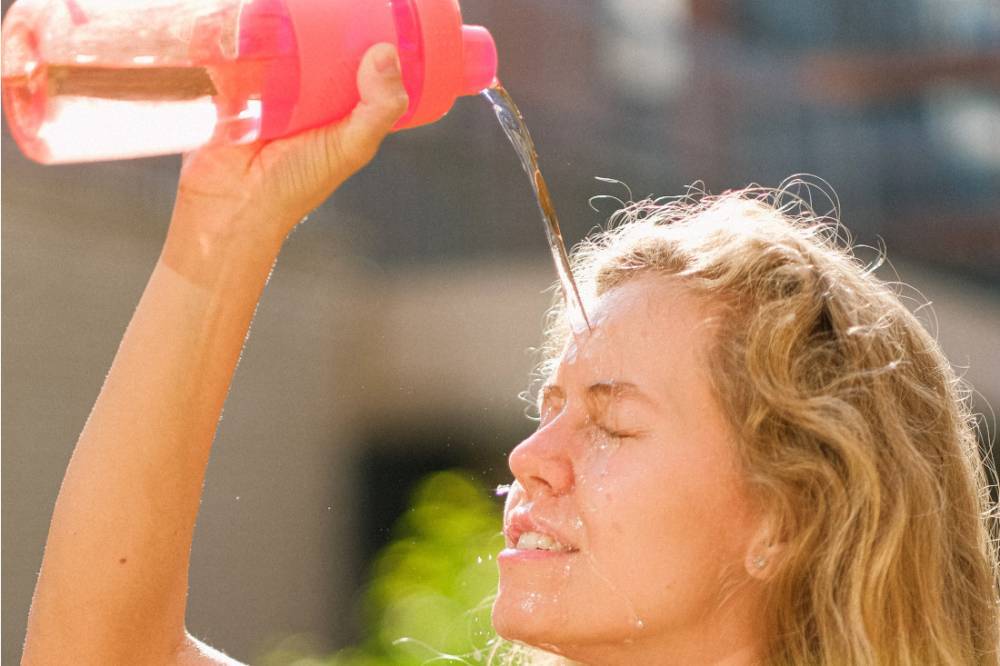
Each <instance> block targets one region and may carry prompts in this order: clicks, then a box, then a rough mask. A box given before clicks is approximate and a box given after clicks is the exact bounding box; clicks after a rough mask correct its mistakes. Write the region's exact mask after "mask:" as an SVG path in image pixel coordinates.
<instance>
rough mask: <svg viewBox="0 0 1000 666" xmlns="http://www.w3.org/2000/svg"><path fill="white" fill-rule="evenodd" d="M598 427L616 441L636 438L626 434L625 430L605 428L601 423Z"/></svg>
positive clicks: (628, 433)
mask: <svg viewBox="0 0 1000 666" xmlns="http://www.w3.org/2000/svg"><path fill="white" fill-rule="evenodd" d="M596 425H597V429H598V430H600V431H601V432H603V433H604V434H605V435H607V436H608V437H613V438H615V439H627V438H629V437H635V435H634V434H632V433H630V432H625V431H623V430H612V429H611V428H608V427H606V426H603V425H601V424H600V423H598V424H596Z"/></svg>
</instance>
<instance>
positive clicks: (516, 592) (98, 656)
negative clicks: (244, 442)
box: [24, 45, 998, 665]
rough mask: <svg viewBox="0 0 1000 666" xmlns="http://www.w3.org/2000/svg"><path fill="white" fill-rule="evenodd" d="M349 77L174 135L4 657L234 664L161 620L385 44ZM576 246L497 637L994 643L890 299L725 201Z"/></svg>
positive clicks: (764, 655)
mask: <svg viewBox="0 0 1000 666" xmlns="http://www.w3.org/2000/svg"><path fill="white" fill-rule="evenodd" d="M358 86H359V91H360V93H361V102H360V103H359V105H358V107H357V108H356V109H355V111H354V112H353V114H352V115H351V117H350V118H348V119H347V120H346V121H344V122H342V123H340V124H337V125H334V126H332V127H330V128H325V129H322V130H318V131H314V132H309V133H305V134H303V135H300V136H298V137H294V138H292V139H288V140H284V141H277V142H273V143H270V144H267V145H255V146H245V147H236V148H223V149H218V148H216V149H210V150H203V151H200V152H198V153H196V154H193V155H190V156H188V158H187V159H186V160H185V164H184V167H183V169H182V173H181V182H180V186H179V190H178V197H177V202H176V205H175V210H174V215H173V219H172V222H171V226H170V231H169V233H168V236H167V240H166V244H165V246H164V249H163V253H162V255H161V257H160V260H159V261H158V263H157V266H156V268H155V270H154V272H153V275H152V277H151V279H150V282H149V284H148V286H147V288H146V291H145V293H144V295H143V298H142V300H141V301H140V304H139V306H138V309H137V311H136V313H135V316H134V318H133V320H132V323H131V324H130V326H129V328H128V330H127V331H126V334H125V337H124V339H123V341H122V345H121V348H120V349H119V352H118V355H117V356H116V358H115V361H114V364H113V366H112V369H111V371H110V373H109V375H108V378H107V381H106V383H105V386H104V387H103V389H102V391H101V395H100V397H99V398H98V401H97V404H96V405H95V407H94V411H93V413H92V414H91V417H90V419H89V420H88V422H87V425H86V427H85V428H84V431H83V433H82V435H81V437H80V440H79V442H78V444H77V447H76V450H75V452H74V454H73V459H72V460H71V462H70V465H69V469H68V470H67V473H66V477H65V480H64V482H63V486H62V489H61V491H60V496H59V499H58V501H57V504H56V509H55V513H54V515H53V519H52V526H51V529H50V533H49V539H48V543H47V546H46V552H45V558H44V560H43V564H42V570H41V574H40V576H39V580H38V585H37V587H36V590H35V597H34V600H33V604H32V611H31V617H30V619H29V627H28V636H27V642H26V645H25V651H24V663H25V664H69V663H72V664H156V665H160V664H185V665H195V664H197V665H204V664H233V663H235V662H233V661H232V660H230V659H228V658H227V657H225V655H222V654H221V653H219V652H217V651H215V650H213V649H211V648H209V647H207V646H205V645H203V644H201V643H200V642H199V641H197V640H196V639H194V638H193V637H191V636H190V635H189V634H188V633H187V632H186V630H185V626H184V610H185V600H186V594H187V567H188V555H189V550H190V545H191V538H192V532H193V527H194V521H195V516H196V513H197V508H198V503H199V498H200V491H201V485H202V481H203V478H204V471H205V465H206V463H207V460H208V454H209V449H210V446H211V442H212V439H213V436H214V431H215V427H216V422H217V420H218V416H219V413H220V410H221V407H222V403H223V401H224V399H225V394H226V391H227V387H228V385H229V382H230V379H231V376H232V373H233V370H234V368H235V366H236V362H237V359H238V357H239V353H240V349H241V346H242V344H243V341H244V338H245V335H246V331H247V329H248V327H249V323H250V320H251V317H252V315H253V311H254V307H255V304H256V302H257V299H258V297H259V295H260V292H261V290H262V289H263V286H264V284H265V282H266V280H267V276H268V274H269V272H270V269H271V266H272V264H273V262H274V259H275V257H276V256H277V253H278V251H279V249H280V247H281V244H282V241H283V239H284V237H285V235H286V234H287V233H288V231H289V230H290V229H291V228H292V227H293V226H294V225H295V224H296V223H297V221H298V220H299V219H301V218H302V217H303V216H304V215H305V214H306V213H307V212H308V211H309V210H311V209H312V208H313V207H315V206H316V205H318V204H319V203H320V202H321V201H322V200H323V199H324V198H325V197H326V196H327V195H328V194H329V193H330V192H331V191H332V190H333V189H334V188H336V187H337V186H338V185H339V184H340V183H341V182H343V181H344V180H345V179H346V178H348V177H349V176H350V175H351V174H353V173H354V172H355V171H356V170H357V169H359V168H360V167H361V166H363V165H364V164H365V163H366V162H367V161H368V160H369V159H370V158H371V157H372V155H373V154H374V152H375V150H376V149H377V147H378V144H379V142H380V141H381V139H382V138H383V137H384V136H385V134H386V133H387V132H388V131H389V129H390V128H391V126H392V124H393V123H394V122H395V120H396V119H397V118H398V117H399V116H400V114H401V113H402V112H403V110H404V108H405V106H406V98H405V93H404V92H403V88H402V86H401V83H400V76H399V69H398V61H397V59H396V56H395V53H394V52H393V50H392V48H391V47H390V46H387V45H378V46H376V47H373V48H372V49H371V50H370V51H369V52H368V53H367V54H366V56H365V58H364V60H363V61H362V63H361V67H360V70H359V73H358ZM679 213H683V214H684V215H685V216H686V217H689V218H690V219H688V221H686V222H683V223H679V224H677V225H672V226H669V227H668V226H663V225H661V224H658V222H659V221H666V220H661V219H660V218H665V217H669V216H671V215H674V214H679ZM731 228H735V229H738V231H735V232H733V231H731ZM577 259H578V263H579V265H580V268H581V271H582V272H583V273H585V274H586V280H585V285H589V286H590V297H589V299H588V301H587V302H588V307H589V308H590V310H589V314H590V317H591V322H592V325H593V329H592V331H590V332H583V331H580V332H577V333H576V334H573V333H570V332H568V331H566V330H565V327H564V326H562V325H560V324H559V322H560V321H562V320H561V318H560V317H559V316H558V313H556V319H555V322H556V323H555V325H554V326H553V328H552V331H551V335H550V346H549V348H550V351H552V352H553V353H552V357H553V358H554V359H558V361H557V362H554V363H553V364H551V367H549V368H546V373H545V379H546V381H545V386H544V387H543V389H542V391H541V423H540V427H539V429H538V431H537V432H536V433H535V434H534V435H533V436H532V437H530V438H529V439H528V440H526V441H525V442H524V443H522V444H521V445H520V446H518V447H517V448H516V449H515V450H514V451H513V453H512V454H511V459H510V465H511V469H512V471H513V472H514V475H515V478H516V484H515V485H514V488H513V489H512V492H511V493H510V496H509V500H508V506H507V511H506V516H505V531H506V534H507V538H508V540H509V548H508V549H507V550H505V551H504V553H503V554H502V555H501V557H500V569H501V583H500V590H499V594H498V596H497V599H496V603H495V608H494V623H495V625H496V627H497V629H498V631H499V633H500V634H501V635H503V636H504V637H505V638H508V639H511V640H513V641H517V642H519V643H521V644H527V645H533V646H537V647H539V648H542V649H545V650H548V651H549V652H550V653H558V654H562V655H565V657H567V658H571V659H575V660H578V661H582V662H585V663H593V664H605V663H607V664H614V663H622V664H723V663H724V664H733V665H735V664H754V663H826V664H845V663H911V664H935V663H942V664H944V663H953V664H959V663H961V664H965V663H989V664H996V663H997V660H998V657H997V599H996V597H997V587H996V578H995V575H996V570H995V560H994V558H993V553H992V550H991V544H990V543H989V542H988V534H987V531H986V522H985V517H984V515H983V514H982V512H983V511H984V510H985V508H986V498H985V496H979V495H977V492H981V491H983V490H984V488H985V486H984V485H983V479H982V473H981V470H980V468H979V467H977V465H978V464H979V461H978V458H977V451H976V448H975V443H974V439H973V437H972V433H971V431H970V430H969V422H968V416H967V414H966V413H965V412H964V411H963V409H964V407H963V406H962V403H961V401H960V400H959V398H958V396H957V395H955V393H954V386H953V381H952V376H951V374H950V371H949V370H948V367H947V365H946V363H945V362H944V360H943V359H942V357H941V356H940V354H939V352H938V351H937V350H936V347H935V345H934V343H933V341H932V340H930V339H929V338H928V337H927V336H926V334H924V333H923V331H922V330H921V329H920V327H919V326H918V325H917V324H916V323H915V321H914V320H913V319H912V317H910V315H909V314H908V313H906V311H905V310H904V309H903V308H902V307H901V306H900V305H899V303H898V301H897V300H896V299H895V298H894V297H892V296H891V295H890V294H889V293H888V292H887V291H886V290H885V289H884V288H883V287H881V286H879V285H877V284H876V283H875V282H874V281H873V280H871V279H869V278H867V277H865V276H864V275H863V273H862V271H861V270H860V269H859V268H858V267H857V266H855V265H853V264H852V263H851V262H850V260H849V259H847V258H846V257H845V256H844V255H843V254H842V253H839V252H838V251H837V250H835V249H833V247H832V243H831V242H828V241H824V240H823V239H821V238H817V237H815V234H813V235H811V232H809V231H807V230H805V229H802V228H799V227H798V226H796V225H794V224H792V223H789V222H788V221H786V220H784V219H783V218H782V217H781V215H780V214H778V213H776V212H775V211H774V209H773V208H771V207H769V206H767V205H765V204H764V203H761V202H756V201H754V200H753V199H752V198H751V199H747V198H746V197H738V196H730V197H723V198H720V199H718V200H715V201H712V200H706V203H705V204H704V206H703V207H702V208H701V209H697V210H694V211H688V210H682V209H681V207H680V206H674V207H670V206H668V207H666V208H662V207H661V208H658V209H657V212H655V213H654V214H653V215H652V217H651V219H648V220H645V221H642V222H637V223H635V224H631V225H627V226H625V227H622V229H621V231H618V232H613V233H611V234H609V235H608V236H606V237H605V238H603V239H599V240H598V241H595V242H594V243H592V244H591V245H590V246H588V247H587V248H585V250H584V251H583V252H582V253H581V254H579V255H578V257H577ZM977 484H979V485H977ZM516 658H517V655H515V654H513V653H512V654H511V659H516ZM527 658H528V659H532V660H536V659H537V660H541V659H543V658H544V655H528V657H527Z"/></svg>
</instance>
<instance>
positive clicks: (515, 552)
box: [497, 548, 576, 562]
mask: <svg viewBox="0 0 1000 666" xmlns="http://www.w3.org/2000/svg"><path fill="white" fill-rule="evenodd" d="M574 554H576V551H575V550H528V549H521V548H504V549H503V550H501V551H500V554H499V555H497V562H525V561H530V560H549V559H553V558H559V557H569V556H570V555H574Z"/></svg>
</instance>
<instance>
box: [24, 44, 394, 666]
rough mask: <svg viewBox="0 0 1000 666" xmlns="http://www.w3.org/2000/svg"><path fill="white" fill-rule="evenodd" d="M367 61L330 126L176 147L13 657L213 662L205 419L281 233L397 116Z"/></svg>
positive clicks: (388, 86)
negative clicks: (202, 589) (157, 252)
mask: <svg viewBox="0 0 1000 666" xmlns="http://www.w3.org/2000/svg"><path fill="white" fill-rule="evenodd" d="M394 61H395V55H394V52H393V51H392V49H391V48H389V47H386V46H384V45H383V46H380V47H374V48H373V49H372V50H371V51H369V53H368V54H366V56H365V60H364V61H363V62H362V66H361V69H360V71H359V74H358V85H359V90H360V92H361V98H362V101H361V103H360V104H359V105H358V107H357V109H355V111H354V113H353V114H352V116H351V117H350V118H349V119H347V120H346V121H344V122H343V123H340V124H339V125H336V126H332V127H329V128H324V129H322V130H317V131H314V132H308V133H304V134H302V135H299V136H296V137H293V138H291V139H287V140H283V141H276V142H272V143H269V144H266V145H263V144H257V145H251V146H239V147H226V148H213V149H205V150H202V151H200V152H198V153H194V154H192V155H189V156H188V157H187V158H186V159H185V164H184V167H183V168H182V171H181V182H180V187H179V190H178V196H177V202H176V204H175V209H174V215H173V219H172V221H171V225H170V231H169V232H168V235H167V240H166V243H165V246H164V249H163V252H162V254H161V256H160V258H159V260H158V262H157V264H156V267H155V268H154V270H153V273H152V276H151V277H150V280H149V283H148V285H147V287H146V290H145V292H144V293H143V296H142V299H141V300H140V302H139V306H138V308H137V309H136V312H135V315H134V316H133V318H132V321H131V323H130V324H129V326H128V329H127V331H126V333H125V336H124V338H123V340H122V343H121V346H120V347H119V350H118V353H117V355H116V356H115V360H114V362H113V364H112V367H111V371H110V372H109V374H108V376H107V379H106V381H105V384H104V387H103V388H102V389H101V393H100V396H99V397H98V399H97V403H96V404H95V406H94V409H93V411H92V412H91V415H90V418H89V419H88V421H87V424H86V426H85V427H84V430H83V433H82V434H81V435H80V439H79V441H78V442H77V445H76V449H75V450H74V452H73V456H72V459H71V460H70V463H69V467H68V469H67V471H66V476H65V478H64V479H63V483H62V487H61V489H60V492H59V498H58V500H57V501H56V506H55V511H54V514H53V517H52V523H51V526H50V528H49V536H48V541H47V542H46V546H45V556H44V559H43V561H42V569H41V573H40V575H39V578H38V583H37V586H36V588H35V594H34V598H33V600H32V607H31V614H30V616H29V620H28V633H27V638H26V642H25V647H24V656H23V660H22V663H24V664H30V665H34V664H70V663H72V664H79V665H86V664H137V665H138V664H156V665H160V664H173V663H176V664H197V663H224V662H222V661H221V659H222V658H221V656H219V655H218V654H215V655H213V654H211V652H210V651H209V650H204V649H201V648H203V647H204V646H200V644H198V643H197V641H195V640H194V639H192V638H191V637H190V636H189V635H188V634H187V632H186V629H185V623H184V612H185V605H186V600H187V575H188V564H189V553H190V548H191V540H192V535H193V531H194V524H195V518H196V516H197V513H198V505H199V503H200V500H201V490H202V483H203V480H204V476H205V467H206V464H207V462H208V457H209V452H210V450H211V445H212V440H213V438H214V436H215V429H216V424H217V421H218V419H219V414H220V412H221V410H222V405H223V402H224V401H225V397H226V393H227V391H228V388H229V383H230V381H231V379H232V375H233V371H234V370H235V368H236V364H237V361H238V360H239V355H240V351H241V349H242V346H243V342H244V340H245V338H246V334H247V331H248V329H249V326H250V321H251V319H252V317H253V313H254V310H255V308H256V304H257V300H258V298H259V297H260V293H261V291H262V290H263V288H264V285H265V283H266V282H267V278H268V275H269V274H270V270H271V267H272V265H273V264H274V261H275V258H276V257H277V255H278V251H279V250H280V248H281V244H282V242H283V240H284V238H285V236H286V235H287V233H288V231H289V230H290V229H291V228H292V227H293V226H294V225H295V224H296V222H297V221H298V220H299V219H301V218H302V217H303V216H304V215H305V214H306V213H307V212H308V211H309V210H311V209H312V208H314V207H315V206H317V205H318V204H319V203H320V202H322V200H323V199H324V198H325V197H326V196H327V195H328V194H329V193H330V192H331V191H332V190H333V189H335V188H336V187H337V186H338V185H339V184H340V183H341V182H343V181H344V180H345V179H346V178H348V177H349V176H350V175H351V174H353V173H354V172H355V171H356V170H357V169H359V168H361V167H362V166H364V164H366V163H367V162H368V161H369V160H370V159H371V157H372V156H373V155H374V153H375V151H376V149H377V148H378V145H379V143H380V142H381V140H382V138H383V137H384V136H385V134H386V133H387V132H388V131H389V129H390V128H391V126H392V124H393V123H394V122H395V120H396V119H397V118H398V117H399V115H400V114H401V113H402V112H403V110H404V109H405V93H404V92H403V89H402V86H401V83H400V80H399V75H398V69H393V68H391V67H389V68H388V69H387V70H385V73H383V74H380V65H381V64H383V63H392V62H394Z"/></svg>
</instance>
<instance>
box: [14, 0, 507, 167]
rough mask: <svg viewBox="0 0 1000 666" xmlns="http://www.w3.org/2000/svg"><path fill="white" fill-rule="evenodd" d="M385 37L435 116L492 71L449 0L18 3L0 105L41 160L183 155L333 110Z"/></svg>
mask: <svg viewBox="0 0 1000 666" xmlns="http://www.w3.org/2000/svg"><path fill="white" fill-rule="evenodd" d="M383 41H388V42H394V43H396V44H397V46H398V49H399V54H400V61H401V64H402V69H403V80H404V85H405V86H406V89H407V92H408V93H409V96H410V107H409V109H408V110H407V112H406V114H405V115H404V116H403V118H402V119H401V120H400V122H399V123H398V125H397V129H402V128H406V127H412V126H415V125H421V124H424V123H429V122H433V121H435V120H437V119H438V118H440V117H441V116H443V115H444V114H445V113H447V111H448V110H449V109H450V108H451V106H452V104H453V103H454V101H455V99H456V97H458V96H460V95H469V94H475V93H478V92H479V91H480V90H482V89H484V88H486V87H488V86H489V85H491V84H492V83H493V81H494V79H495V75H496V50H495V47H494V45H493V39H492V37H491V36H490V34H489V32H487V31H486V29H485V28H482V27H479V26H465V25H462V18H461V14H460V12H459V8H458V5H457V3H456V2H455V0H19V1H18V2H16V3H15V4H14V5H13V6H12V7H11V8H10V10H9V11H8V12H7V16H6V18H5V19H4V24H3V62H2V75H3V83H2V86H3V105H4V110H5V112H6V116H7V120H8V123H9V125H10V128H11V131H12V133H13V135H14V137H15V139H16V141H17V143H18V145H19V146H20V147H21V150H22V151H23V152H24V153H25V154H26V155H27V156H28V157H31V158H32V159H34V160H37V161H39V162H43V163H49V164H52V163H62V162H81V161H93V160H108V159H122V158H129V157H141V156H146V155H157V154H167V153H176V152H184V151H188V150H191V149H193V148H197V147H199V146H201V145H204V144H207V143H213V142H232V143H241V142H249V141H255V140H258V139H270V138H276V137H281V136H287V135H289V134H294V133H295V132H298V131H301V130H304V129H308V128H311V127H316V126H319V125H323V124H326V123H328V122H330V121H332V120H336V119H338V118H341V117H343V116H345V115H347V113H349V112H350V110H351V109H352V108H353V107H354V105H355V104H356V103H357V100H358V92H357V86H356V82H355V81H356V72H357V67H358V64H359V63H360V61H361V56H362V54H363V53H364V52H365V50H367V48H368V47H369V46H371V45H372V44H375V43H377V42H383Z"/></svg>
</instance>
